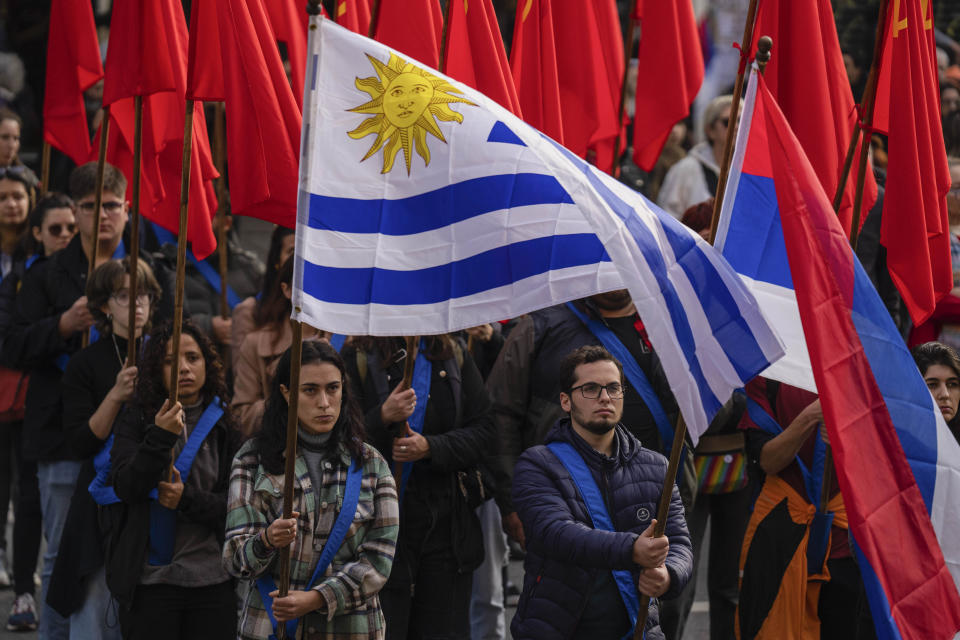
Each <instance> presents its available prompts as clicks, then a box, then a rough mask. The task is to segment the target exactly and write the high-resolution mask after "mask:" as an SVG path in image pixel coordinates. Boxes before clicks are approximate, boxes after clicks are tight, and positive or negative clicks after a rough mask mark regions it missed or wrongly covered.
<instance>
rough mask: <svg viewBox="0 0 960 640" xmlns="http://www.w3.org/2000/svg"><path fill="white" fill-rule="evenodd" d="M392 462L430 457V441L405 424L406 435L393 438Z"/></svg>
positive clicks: (413, 460) (412, 460) (414, 460)
mask: <svg viewBox="0 0 960 640" xmlns="http://www.w3.org/2000/svg"><path fill="white" fill-rule="evenodd" d="M392 454H393V461H394V462H416V461H417V460H423V459H424V458H429V457H430V443H429V442H428V441H427V439H426V438H424V437H423V436H422V435H420V434H419V433H417V432H416V431H413V430H412V429H411V428H410V425H407V435H406V436H404V437H403V438H394V439H393V452H392Z"/></svg>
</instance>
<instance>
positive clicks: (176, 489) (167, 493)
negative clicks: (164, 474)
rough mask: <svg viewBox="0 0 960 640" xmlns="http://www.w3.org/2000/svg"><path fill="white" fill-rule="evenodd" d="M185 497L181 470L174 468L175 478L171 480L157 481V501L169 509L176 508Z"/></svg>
mask: <svg viewBox="0 0 960 640" xmlns="http://www.w3.org/2000/svg"><path fill="white" fill-rule="evenodd" d="M182 497H183V481H182V480H181V479H180V470H179V469H177V468H176V467H174V468H173V478H172V480H171V481H170V482H164V481H163V480H161V481H160V482H159V483H157V502H159V503H160V505H161V506H164V507H166V508H167V509H176V508H177V505H179V504H180V498H182Z"/></svg>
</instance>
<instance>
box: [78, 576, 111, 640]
mask: <svg viewBox="0 0 960 640" xmlns="http://www.w3.org/2000/svg"><path fill="white" fill-rule="evenodd" d="M85 589H86V596H85V597H84V599H83V605H82V606H81V607H80V608H79V609H77V610H76V611H74V612H73V613H72V614H70V638H71V639H72V640H120V618H119V617H118V616H119V605H117V604H115V603H113V604H111V596H110V589H108V588H107V574H106V571H105V570H104V568H103V567H100V569H99V570H98V571H97V572H96V573H94V574H93V575H90V576H87V582H86V585H85Z"/></svg>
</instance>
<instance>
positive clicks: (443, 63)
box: [437, 0, 459, 73]
mask: <svg viewBox="0 0 960 640" xmlns="http://www.w3.org/2000/svg"><path fill="white" fill-rule="evenodd" d="M454 2H459V0H447V11H446V13H445V14H444V16H443V29H442V30H441V33H440V62H439V63H438V64H437V69H438V70H439V71H440V73H446V72H447V48H448V43H447V30H448V29H449V28H450V14H451V13H453V11H452V8H453V3H454Z"/></svg>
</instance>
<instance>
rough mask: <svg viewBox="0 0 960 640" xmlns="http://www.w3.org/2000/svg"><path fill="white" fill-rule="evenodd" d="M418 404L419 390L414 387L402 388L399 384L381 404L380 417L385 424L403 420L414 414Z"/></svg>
mask: <svg viewBox="0 0 960 640" xmlns="http://www.w3.org/2000/svg"><path fill="white" fill-rule="evenodd" d="M416 406H417V392H416V391H414V390H413V389H403V390H401V389H400V385H399V384H398V385H397V386H396V388H394V390H393V391H391V392H390V395H389V396H387V399H386V400H384V401H383V404H382V405H380V419H381V420H382V421H383V424H393V423H394V422H403V421H404V420H406V419H407V418H409V417H410V416H412V415H413V410H414V409H415V408H416Z"/></svg>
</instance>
